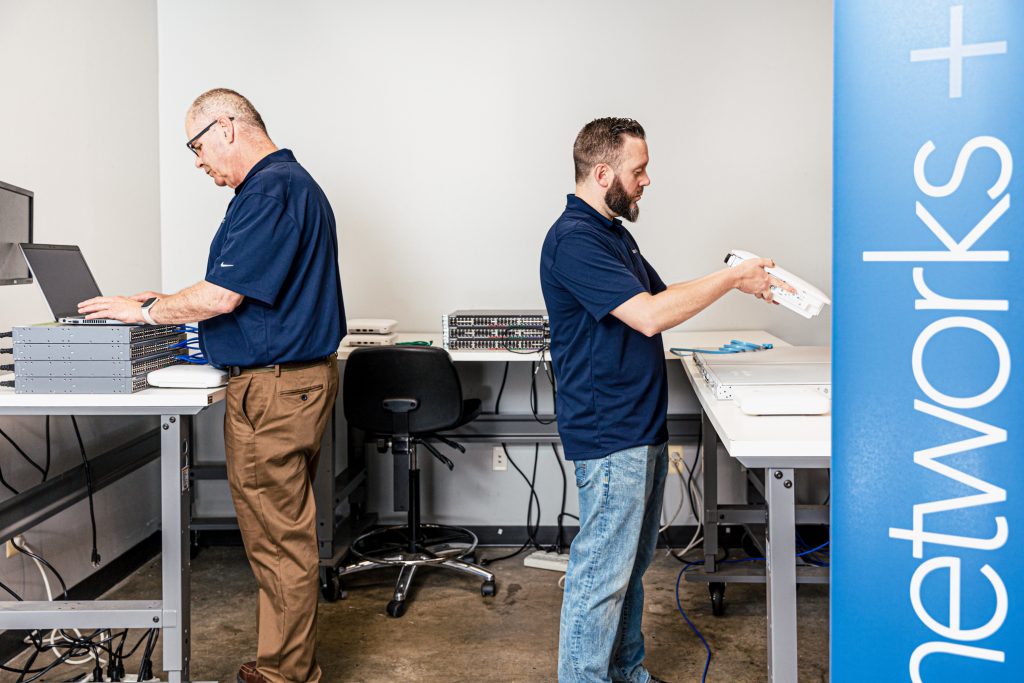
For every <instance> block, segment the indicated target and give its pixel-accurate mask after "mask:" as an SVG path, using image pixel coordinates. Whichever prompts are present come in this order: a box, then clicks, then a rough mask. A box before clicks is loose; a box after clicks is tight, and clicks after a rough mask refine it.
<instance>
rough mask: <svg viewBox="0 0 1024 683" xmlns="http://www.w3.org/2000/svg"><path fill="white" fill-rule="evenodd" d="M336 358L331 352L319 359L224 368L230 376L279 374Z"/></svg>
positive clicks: (312, 366) (321, 363)
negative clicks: (264, 373)
mask: <svg viewBox="0 0 1024 683" xmlns="http://www.w3.org/2000/svg"><path fill="white" fill-rule="evenodd" d="M337 359H338V354H337V353H332V354H331V355H329V356H327V357H326V358H320V359H319V360H309V361H300V362H297V363H278V364H277V365H259V366H257V367H254V368H243V367H241V366H238V365H229V366H228V367H227V368H226V369H227V371H228V375H230V376H231V377H239V376H240V375H252V374H255V373H259V372H272V373H274V374H275V375H280V374H281V373H282V372H291V371H293V370H305V369H306V368H315V367H316V366H318V365H323V364H324V363H330V362H333V361H336V360H337Z"/></svg>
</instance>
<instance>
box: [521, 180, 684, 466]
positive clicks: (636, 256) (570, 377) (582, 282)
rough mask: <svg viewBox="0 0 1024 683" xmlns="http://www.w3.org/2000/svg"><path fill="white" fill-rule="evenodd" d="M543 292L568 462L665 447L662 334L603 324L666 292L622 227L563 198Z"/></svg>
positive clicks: (547, 245) (548, 246)
mask: <svg viewBox="0 0 1024 683" xmlns="http://www.w3.org/2000/svg"><path fill="white" fill-rule="evenodd" d="M540 284H541V289H542V290H543V292H544V303H545V305H546V306H547V310H548V317H549V318H550V321H551V360H552V364H553V366H554V369H555V378H556V380H557V381H558V398H557V405H556V410H557V413H558V434H559V436H560V437H561V439H562V446H563V449H564V451H565V457H566V458H567V459H569V460H590V459H592V458H602V457H604V456H606V455H609V454H611V453H614V452H616V451H621V450H623V449H625V448H632V447H634V446H646V445H655V444H660V443H663V442H665V441H667V440H668V428H667V426H666V419H667V418H666V415H667V412H668V385H667V382H668V378H667V376H666V372H665V350H664V347H663V346H662V343H661V335H660V334H656V335H654V336H653V337H647V336H645V335H643V334H641V333H640V332H637V331H636V330H634V329H633V328H631V327H630V326H629V325H627V324H626V323H624V322H622V321H621V320H619V319H618V318H616V317H615V316H613V315H610V312H611V311H612V309H615V308H617V307H618V306H619V305H620V304H622V303H624V302H625V301H627V300H629V299H631V298H632V297H634V296H636V295H637V294H639V293H641V292H649V293H650V294H657V293H658V292H661V291H664V290H665V289H666V287H665V283H664V282H662V280H661V278H660V277H658V274H657V273H656V272H655V271H654V268H653V267H651V264H649V263H648V262H647V260H646V259H644V257H643V256H642V255H641V254H640V249H639V247H637V244H636V240H634V239H633V236H632V235H630V234H629V231H628V230H626V228H625V227H623V225H622V223H621V221H619V220H618V219H616V220H609V219H607V218H605V217H604V216H603V215H601V214H600V213H599V212H598V211H596V210H595V209H594V208H592V207H591V206H590V205H589V204H587V203H586V202H584V201H583V200H582V199H580V198H579V197H577V196H576V195H569V197H568V201H567V202H566V206H565V211H564V212H563V213H562V215H561V216H560V217H559V218H558V220H557V221H555V224H554V225H552V226H551V229H550V230H549V231H548V234H547V237H546V238H545V239H544V247H543V249H542V251H541V258H540Z"/></svg>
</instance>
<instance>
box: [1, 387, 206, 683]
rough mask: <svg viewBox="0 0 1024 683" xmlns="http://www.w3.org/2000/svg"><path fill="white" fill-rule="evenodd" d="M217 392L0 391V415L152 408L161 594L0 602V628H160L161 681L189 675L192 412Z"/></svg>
mask: <svg viewBox="0 0 1024 683" xmlns="http://www.w3.org/2000/svg"><path fill="white" fill-rule="evenodd" d="M224 395H225V390H224V388H223V387H222V388H219V389H211V390H202V389H183V390H174V389H149V390H146V391H142V392H139V393H137V394H125V395H89V394H59V395H51V394H47V395H41V394H31V395H26V394H14V392H13V391H10V390H3V391H0V415H18V416H25V415H122V416H137V415H159V416H160V430H161V431H160V510H161V512H160V519H161V537H162V547H161V551H162V555H161V578H162V595H161V599H160V600H90V601H78V602H72V601H69V602H48V601H25V602H14V603H0V629H27V630H31V629H52V628H82V629H85V628H91V629H96V628H100V629H107V628H109V629H116V628H160V629H161V630H162V633H161V636H162V638H161V639H162V640H163V666H164V670H165V671H166V672H167V680H168V681H170V682H171V683H182V682H183V681H188V680H190V675H189V664H190V649H191V637H190V632H191V623H190V619H191V611H190V603H191V563H190V559H189V514H190V503H191V496H192V491H191V486H190V484H189V466H190V463H191V461H192V458H193V453H192V452H191V427H192V417H193V416H194V415H197V414H199V413H200V412H202V411H203V410H205V409H206V408H207V407H208V406H210V405H212V404H214V403H216V402H218V401H221V400H223V399H224Z"/></svg>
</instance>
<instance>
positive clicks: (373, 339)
mask: <svg viewBox="0 0 1024 683" xmlns="http://www.w3.org/2000/svg"><path fill="white" fill-rule="evenodd" d="M396 339H398V335H397V334H346V335H345V337H344V338H343V339H342V340H341V345H342V346H394V344H395V340H396Z"/></svg>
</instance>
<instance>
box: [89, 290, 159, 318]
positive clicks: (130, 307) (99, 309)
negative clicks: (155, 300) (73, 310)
mask: <svg viewBox="0 0 1024 683" xmlns="http://www.w3.org/2000/svg"><path fill="white" fill-rule="evenodd" d="M136 296H141V295H136ZM146 298H149V297H146ZM78 312H79V313H82V314H85V319H86V320H95V319H96V318H107V319H110V320H120V321H121V322H123V323H145V322H146V321H145V320H144V319H143V317H142V302H141V301H137V300H136V299H135V297H127V296H97V297H94V298H92V299H87V300H86V301H83V302H81V303H79V304H78Z"/></svg>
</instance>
